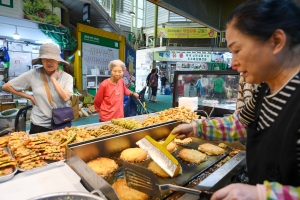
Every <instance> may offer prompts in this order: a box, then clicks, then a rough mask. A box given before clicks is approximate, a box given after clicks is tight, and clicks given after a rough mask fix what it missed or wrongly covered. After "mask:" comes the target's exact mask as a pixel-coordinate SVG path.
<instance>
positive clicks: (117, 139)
mask: <svg viewBox="0 0 300 200" xmlns="http://www.w3.org/2000/svg"><path fill="white" fill-rule="evenodd" d="M179 124H180V122H177V121H172V122H167V123H164V124H159V125H155V126H152V127H146V128H144V129H138V130H133V131H131V132H128V133H123V134H119V135H112V136H110V137H108V138H97V139H95V140H93V141H87V142H85V143H84V144H80V145H76V146H69V147H68V148H67V151H66V162H67V164H68V165H69V166H70V167H71V168H72V169H73V170H74V171H75V172H76V173H77V174H78V175H79V176H80V177H81V178H82V179H83V182H84V183H85V185H86V186H88V187H89V188H90V189H91V190H93V189H100V190H101V191H102V192H103V193H104V194H105V195H106V196H107V197H108V198H109V199H117V195H116V193H115V191H114V190H113V188H112V187H111V183H112V182H113V181H115V180H113V179H115V178H116V177H113V178H111V179H112V180H109V179H107V178H106V179H103V178H101V177H100V176H98V175H97V174H96V173H95V172H94V171H93V170H92V169H91V168H90V167H88V166H87V164H86V162H88V161H90V160H92V159H95V158H98V157H101V156H105V157H109V155H113V154H118V153H120V152H121V151H122V150H124V149H127V148H130V147H136V144H135V143H136V142H137V141H138V140H140V139H142V138H143V137H145V135H149V136H150V137H152V138H154V139H156V140H159V139H162V138H165V137H166V136H168V134H169V133H170V132H171V130H172V129H173V128H175V127H176V126H178V125H179ZM193 140H195V142H196V143H195V144H192V146H191V147H190V148H196V146H197V141H198V140H199V139H197V138H194V139H193ZM115 158H116V157H115ZM219 159H222V158H219ZM117 162H119V163H118V164H120V165H122V163H121V161H120V160H118V161H117ZM244 163H245V152H241V153H239V154H238V155H236V156H235V157H233V158H231V159H230V160H229V161H227V162H226V163H225V164H224V165H222V166H221V167H220V168H219V169H217V170H216V171H215V172H213V173H212V174H211V175H209V176H208V177H207V178H206V179H205V180H203V181H201V182H200V184H199V185H197V186H196V187H195V188H196V189H211V190H212V191H215V190H217V189H219V188H221V187H223V186H225V185H226V183H227V181H228V180H229V179H230V177H231V176H232V175H233V174H235V173H236V172H237V171H238V170H239V169H240V167H242V166H243V164H244ZM145 164H146V163H145ZM204 165H205V164H204ZM197 167H198V166H196V167H195V166H194V167H191V169H190V170H191V171H192V170H195V171H196V170H198V168H197ZM186 171H187V170H186ZM199 173H201V172H199ZM116 174H117V176H121V177H122V174H123V171H122V169H121V170H120V171H117V172H116ZM182 176H184V175H182ZM187 176H188V175H187ZM182 178H185V177H179V178H178V180H180V179H182ZM178 180H177V179H176V180H175V179H174V180H173V179H172V181H174V183H175V181H178ZM164 181H166V180H162V183H165V182H164ZM163 198H165V197H163ZM163 198H162V199H163ZM192 198H195V199H197V197H196V196H193V195H187V194H185V195H183V196H182V197H180V199H192Z"/></svg>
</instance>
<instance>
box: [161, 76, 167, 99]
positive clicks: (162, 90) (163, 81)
mask: <svg viewBox="0 0 300 200" xmlns="http://www.w3.org/2000/svg"><path fill="white" fill-rule="evenodd" d="M160 82H161V88H160V94H165V90H166V83H167V82H168V79H167V77H166V74H165V73H163V74H162V77H161V78H160Z"/></svg>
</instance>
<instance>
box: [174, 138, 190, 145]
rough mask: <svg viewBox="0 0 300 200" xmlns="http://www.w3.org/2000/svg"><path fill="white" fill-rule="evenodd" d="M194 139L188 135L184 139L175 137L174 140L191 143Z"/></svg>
mask: <svg viewBox="0 0 300 200" xmlns="http://www.w3.org/2000/svg"><path fill="white" fill-rule="evenodd" d="M192 141H193V140H192V138H190V137H187V138H184V139H182V140H181V139H177V138H175V139H174V142H176V143H177V144H189V143H191V142H192Z"/></svg>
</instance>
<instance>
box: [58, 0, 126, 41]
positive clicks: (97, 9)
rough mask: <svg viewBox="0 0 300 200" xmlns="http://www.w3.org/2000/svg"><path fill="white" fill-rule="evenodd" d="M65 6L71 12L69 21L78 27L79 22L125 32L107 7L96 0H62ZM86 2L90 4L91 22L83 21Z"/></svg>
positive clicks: (115, 31) (111, 30)
mask: <svg viewBox="0 0 300 200" xmlns="http://www.w3.org/2000/svg"><path fill="white" fill-rule="evenodd" d="M59 2H60V3H61V4H62V5H63V8H65V9H67V10H68V12H69V23H71V24H72V25H73V26H74V27H76V24H77V23H81V24H86V25H89V26H93V27H97V28H100V29H103V30H106V31H109V32H114V33H117V34H122V35H123V34H124V33H123V32H122V30H121V29H120V28H119V26H118V25H117V24H116V23H115V22H114V20H113V19H112V18H111V17H110V16H109V14H108V13H107V12H106V11H105V9H104V8H103V7H102V6H101V5H100V4H99V3H98V2H97V1H95V0H75V1H74V0H60V1H59ZM85 3H89V4H90V22H89V23H87V22H83V20H82V8H83V6H84V4H85Z"/></svg>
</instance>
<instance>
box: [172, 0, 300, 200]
mask: <svg viewBox="0 0 300 200" xmlns="http://www.w3.org/2000/svg"><path fill="white" fill-rule="evenodd" d="M299 18H300V6H299V1H295V0H282V1H278V0H268V1H253V0H248V1H247V2H245V3H243V4H242V5H240V6H239V7H238V8H237V9H235V10H234V11H233V13H232V14H231V15H230V17H229V19H228V21H227V27H226V41H227V46H228V48H229V49H230V51H231V52H232V65H233V66H236V67H237V70H238V72H239V73H240V74H241V76H242V77H244V78H245V79H246V81H247V82H248V83H251V84H258V86H257V89H255V92H254V95H253V97H252V98H251V99H250V100H249V101H248V102H247V103H246V105H245V106H244V107H243V108H242V109H241V110H239V111H237V112H236V113H234V114H233V115H231V116H228V117H224V118H218V119H211V120H208V119H201V120H197V121H196V122H193V123H191V124H184V125H183V124H182V125H179V126H178V127H177V129H174V131H173V133H180V134H181V135H180V136H178V137H180V138H183V137H186V136H193V135H194V136H196V137H200V138H203V139H206V140H227V141H234V140H238V139H240V138H244V137H247V150H246V154H247V156H246V160H247V169H248V178H249V185H248V184H247V185H246V184H238V183H236V184H230V185H228V186H226V187H224V188H222V189H220V190H219V191H216V192H215V193H214V195H213V196H212V198H211V199H212V200H219V199H239V200H243V199H247V200H251V199H253V200H260V199H300V154H299V152H300V123H299V119H300V104H299V98H300V56H299V53H300V31H299V30H300V20H299Z"/></svg>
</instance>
